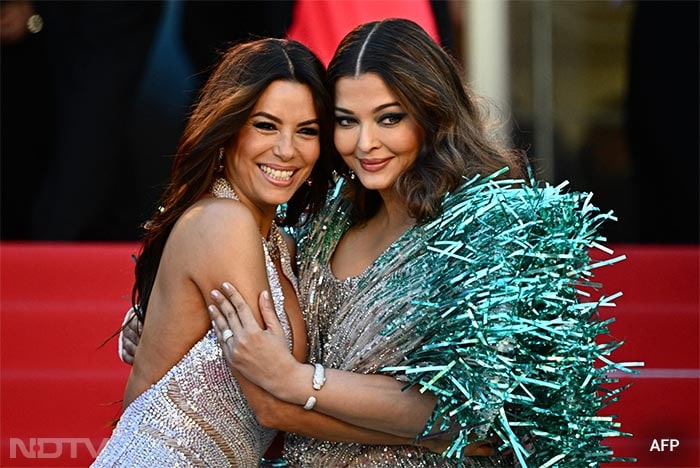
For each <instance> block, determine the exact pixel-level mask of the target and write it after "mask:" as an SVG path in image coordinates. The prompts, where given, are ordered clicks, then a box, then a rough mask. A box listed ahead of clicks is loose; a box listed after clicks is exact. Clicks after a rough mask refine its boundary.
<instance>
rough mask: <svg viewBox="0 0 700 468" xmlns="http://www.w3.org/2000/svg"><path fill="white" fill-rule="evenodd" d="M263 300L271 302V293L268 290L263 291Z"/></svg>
mask: <svg viewBox="0 0 700 468" xmlns="http://www.w3.org/2000/svg"><path fill="white" fill-rule="evenodd" d="M263 299H265V300H266V301H267V302H270V293H269V292H267V289H266V290H265V291H263Z"/></svg>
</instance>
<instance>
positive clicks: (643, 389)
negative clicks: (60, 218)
mask: <svg viewBox="0 0 700 468" xmlns="http://www.w3.org/2000/svg"><path fill="white" fill-rule="evenodd" d="M615 250H616V253H618V254H623V253H624V254H626V255H627V256H628V260H626V261H624V262H622V263H619V264H617V265H616V266H614V267H608V268H602V269H601V270H600V271H599V272H598V274H597V276H596V279H597V280H600V281H602V282H604V284H605V291H606V292H607V293H613V292H616V291H618V290H622V291H623V292H624V296H623V297H621V298H619V299H618V300H617V304H618V306H617V307H616V308H614V309H604V310H603V311H602V312H603V314H604V315H610V314H612V315H614V316H615V317H617V322H616V323H614V324H613V325H612V326H611V331H612V334H613V335H614V336H615V337H616V338H619V339H625V340H626V341H627V343H626V344H625V346H623V347H622V349H620V350H619V351H618V352H616V353H615V354H613V360H615V361H628V360H629V361H645V362H646V367H645V368H644V369H643V370H642V374H641V376H639V377H635V378H631V379H630V378H625V379H624V380H625V381H632V382H633V385H632V387H631V388H630V389H628V390H626V391H625V392H623V394H622V399H621V401H620V403H618V404H615V405H613V406H612V407H611V408H610V411H609V414H618V415H619V416H620V417H619V421H621V422H622V430H623V431H625V432H631V433H633V434H634V437H632V438H629V439H627V438H625V439H611V440H609V441H608V442H609V445H610V446H611V447H613V448H614V450H615V452H616V454H618V455H619V456H635V457H637V458H638V459H639V462H638V463H637V464H635V465H626V464H617V463H615V464H611V465H609V466H611V467H612V466H628V467H630V468H632V467H662V466H678V467H680V466H683V467H698V466H700V460H699V457H698V453H700V447H699V446H698V438H699V431H698V421H699V419H700V413H699V411H700V410H699V407H698V401H699V399H700V398H699V394H698V381H699V380H698V376H699V372H700V371H699V370H698V367H699V366H698V359H699V354H700V353H699V350H698V333H699V332H698V331H699V326H700V325H699V323H698V283H699V279H698V265H699V257H698V248H696V247H686V248H683V247H641V246H617V247H616V249H615ZM136 251H137V246H136V245H134V244H70V243H67V244H40V243H31V244H28V243H27V244H24V243H4V244H0V260H1V263H0V297H1V301H0V305H1V309H0V310H1V315H0V364H1V366H0V378H1V384H2V387H1V388H0V438H1V440H2V452H1V453H0V465H1V466H3V467H6V466H43V467H49V466H54V467H55V466H86V465H88V464H89V463H90V462H91V461H92V459H93V458H94V457H93V455H92V454H93V453H94V452H95V451H96V450H97V449H99V447H100V445H101V443H102V441H103V439H104V438H105V437H108V436H109V434H110V432H111V431H110V429H109V428H108V424H109V422H110V420H112V419H113V418H114V417H116V416H117V415H118V414H119V409H120V405H119V404H118V403H117V404H110V403H112V402H114V401H116V400H119V399H121V397H122V391H123V387H124V383H125V381H126V378H127V377H128V372H129V367H128V366H126V365H125V364H122V363H121V362H120V361H119V360H118V359H117V355H116V341H115V340H112V341H110V342H109V343H108V344H107V345H106V346H105V347H103V348H99V345H100V343H102V341H104V340H105V339H106V338H107V337H108V336H109V335H110V334H111V333H112V332H114V331H115V330H116V329H117V328H118V326H119V323H120V320H121V318H122V317H123V315H124V312H125V311H126V309H127V308H128V307H129V306H130V300H129V297H130V293H131V286H132V276H133V261H132V260H131V254H133V253H136ZM664 441H665V442H664ZM674 441H677V442H674ZM676 443H677V444H678V445H677V446H676V445H675V444H676ZM671 448H673V451H671ZM662 449H663V450H662Z"/></svg>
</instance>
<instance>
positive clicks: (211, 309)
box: [207, 305, 216, 325]
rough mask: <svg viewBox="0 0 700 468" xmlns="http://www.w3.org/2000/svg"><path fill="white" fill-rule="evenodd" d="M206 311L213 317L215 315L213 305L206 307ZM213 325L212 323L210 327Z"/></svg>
mask: <svg viewBox="0 0 700 468" xmlns="http://www.w3.org/2000/svg"><path fill="white" fill-rule="evenodd" d="M207 309H208V310H209V313H210V314H212V315H214V314H215V313H216V307H214V306H213V305H210V306H209V307H207ZM213 324H214V322H212V325H213Z"/></svg>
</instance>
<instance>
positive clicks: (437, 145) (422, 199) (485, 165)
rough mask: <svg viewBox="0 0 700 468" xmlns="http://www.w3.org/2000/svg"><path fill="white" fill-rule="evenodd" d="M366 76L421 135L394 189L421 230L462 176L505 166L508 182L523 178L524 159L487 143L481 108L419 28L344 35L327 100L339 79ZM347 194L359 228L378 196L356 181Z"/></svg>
mask: <svg viewBox="0 0 700 468" xmlns="http://www.w3.org/2000/svg"><path fill="white" fill-rule="evenodd" d="M363 73H375V74H377V75H379V76H380V77H381V78H382V80H383V81H384V83H385V84H386V85H387V87H388V88H389V89H390V90H391V91H392V92H393V93H394V94H396V96H397V98H398V99H399V102H400V103H401V105H402V106H403V107H404V108H405V109H406V110H407V111H408V112H409V113H410V114H411V116H412V117H413V118H415V120H416V121H417V122H418V124H419V125H420V127H421V128H422V129H423V130H424V132H425V139H424V144H423V148H422V149H421V151H420V152H419V154H418V158H417V160H416V162H415V164H414V165H413V166H412V167H411V168H410V169H409V170H407V171H406V172H404V173H403V174H401V176H400V177H399V178H398V180H397V181H396V191H397V192H398V193H399V195H401V196H402V197H404V198H405V199H406V200H407V204H408V210H409V213H410V214H411V216H413V217H415V218H416V219H417V220H418V222H426V221H428V220H431V219H434V218H436V217H437V216H439V215H440V205H441V201H442V199H443V197H444V196H445V194H447V193H448V192H450V191H452V190H454V189H455V188H457V187H458V186H459V185H460V184H461V183H463V182H464V177H465V176H466V177H469V176H473V175H476V174H482V175H488V174H491V173H493V172H495V171H497V170H499V169H502V168H503V167H505V166H508V167H509V168H510V173H509V174H507V175H509V176H512V177H521V176H522V175H523V172H524V167H523V160H522V156H520V154H519V153H517V152H513V151H507V150H505V149H503V148H502V147H501V146H500V145H499V144H498V143H497V142H496V140H495V139H494V138H493V137H491V136H490V135H489V133H488V128H487V123H486V120H485V119H484V118H483V117H482V110H481V109H480V103H479V100H478V99H477V97H476V96H474V95H473V94H472V93H471V92H470V90H469V89H468V87H467V86H466V84H465V82H464V80H463V78H462V75H461V74H460V72H459V67H458V66H457V64H456V62H455V61H454V59H453V58H452V57H451V56H450V55H449V54H448V53H447V52H445V51H444V50H443V49H441V48H440V46H438V44H436V43H435V41H433V39H432V38H431V37H430V36H429V35H428V34H427V33H426V32H425V31H424V30H423V29H422V28H421V27H420V26H419V25H417V24H416V23H414V22H412V21H410V20H406V19H387V20H383V21H375V22H370V23H365V24H362V25H360V26H358V27H357V28H355V29H354V30H353V31H351V32H350V33H348V35H346V36H345V38H343V40H342V41H341V43H340V45H339V46H338V49H337V50H336V53H335V55H334V57H333V59H332V60H331V62H330V64H329V66H328V86H329V90H330V92H331V95H332V96H333V97H334V98H335V84H336V82H337V81H338V80H339V79H340V78H343V77H357V76H359V75H361V74H363ZM343 166H344V164H343ZM344 170H345V171H347V167H345V168H344ZM342 171H343V170H341V172H342ZM346 179H348V178H347V177H346ZM347 186H348V190H347V192H346V195H347V196H348V197H350V199H351V200H352V202H353V208H354V210H355V213H354V215H355V219H356V221H358V222H361V221H364V220H367V219H368V218H370V217H371V216H372V215H373V214H374V213H376V211H377V209H378V208H379V206H380V203H381V200H380V197H379V194H378V192H376V191H371V190H368V189H366V188H364V187H363V186H362V185H361V183H360V182H359V180H353V179H349V180H348V184H347Z"/></svg>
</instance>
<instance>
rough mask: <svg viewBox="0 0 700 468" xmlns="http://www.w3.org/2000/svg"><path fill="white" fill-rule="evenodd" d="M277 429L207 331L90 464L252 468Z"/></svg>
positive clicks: (270, 273)
mask: <svg viewBox="0 0 700 468" xmlns="http://www.w3.org/2000/svg"><path fill="white" fill-rule="evenodd" d="M282 242H283V241H282ZM278 246H279V247H280V250H279V252H280V254H281V255H280V257H281V258H280V262H281V264H282V266H283V271H284V273H285V276H288V278H289V280H290V282H291V283H292V284H293V285H294V286H295V287H296V278H295V276H294V274H293V273H292V269H291V265H290V263H289V262H290V260H289V253H288V251H287V248H286V246H284V245H280V244H278ZM268 248H269V246H268V243H267V242H263V250H264V252H265V267H266V270H267V277H268V281H269V284H270V291H271V296H272V299H273V303H274V305H275V311H276V312H277V317H278V318H279V320H280V322H281V324H282V327H283V329H284V331H285V335H286V337H287V342H288V345H289V347H290V349H291V345H292V339H291V330H290V327H289V325H288V320H287V316H286V314H285V311H284V295H283V293H282V288H281V285H280V278H279V275H278V273H277V269H276V268H275V264H274V262H273V260H272V258H271V256H270V253H269V250H268ZM285 254H286V255H285ZM275 433H276V431H274V430H272V429H267V428H264V427H262V426H260V425H259V424H258V422H257V420H256V418H255V414H254V413H253V410H252V409H251V407H250V406H249V405H248V402H247V400H246V397H245V395H244V394H243V391H242V390H241V387H240V385H239V384H238V381H237V380H236V379H235V378H234V376H233V374H232V373H231V371H230V370H229V368H228V366H227V364H226V360H225V359H224V357H223V354H222V350H221V347H220V346H219V344H218V343H217V339H216V336H215V334H214V332H213V331H212V330H210V331H209V332H208V333H207V334H206V335H205V336H204V337H202V338H201V340H200V341H199V342H197V343H196V344H195V345H194V346H193V347H192V348H191V349H190V350H189V352H188V353H187V354H186V355H185V356H183V357H182V359H181V360H180V361H179V362H178V363H177V364H175V366H173V367H172V368H171V369H170V370H169V371H168V372H167V373H166V374H165V375H164V376H163V377H162V378H161V379H160V380H159V381H158V382H156V383H155V384H153V385H152V386H151V387H150V388H149V389H147V390H146V391H145V392H143V393H142V394H141V395H140V396H139V397H138V398H136V399H135V400H134V401H133V402H132V403H131V404H130V405H129V406H128V407H127V408H126V410H125V411H124V414H123V415H122V417H121V419H120V421H119V424H118V425H117V427H116V429H115V430H114V433H113V434H112V437H111V438H110V440H109V442H108V443H107V445H106V446H105V448H104V449H103V451H102V452H101V453H100V455H99V457H98V458H97V460H96V461H95V463H94V465H93V466H95V467H103V466H104V467H106V466H110V467H111V466H123V467H153V466H173V467H175V466H208V467H218V466H220V467H230V466H241V467H248V466H250V467H254V466H258V464H259V461H260V458H261V457H262V455H263V454H264V452H265V450H266V449H267V447H268V446H269V444H270V442H271V441H272V439H273V438H274V435H275Z"/></svg>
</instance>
